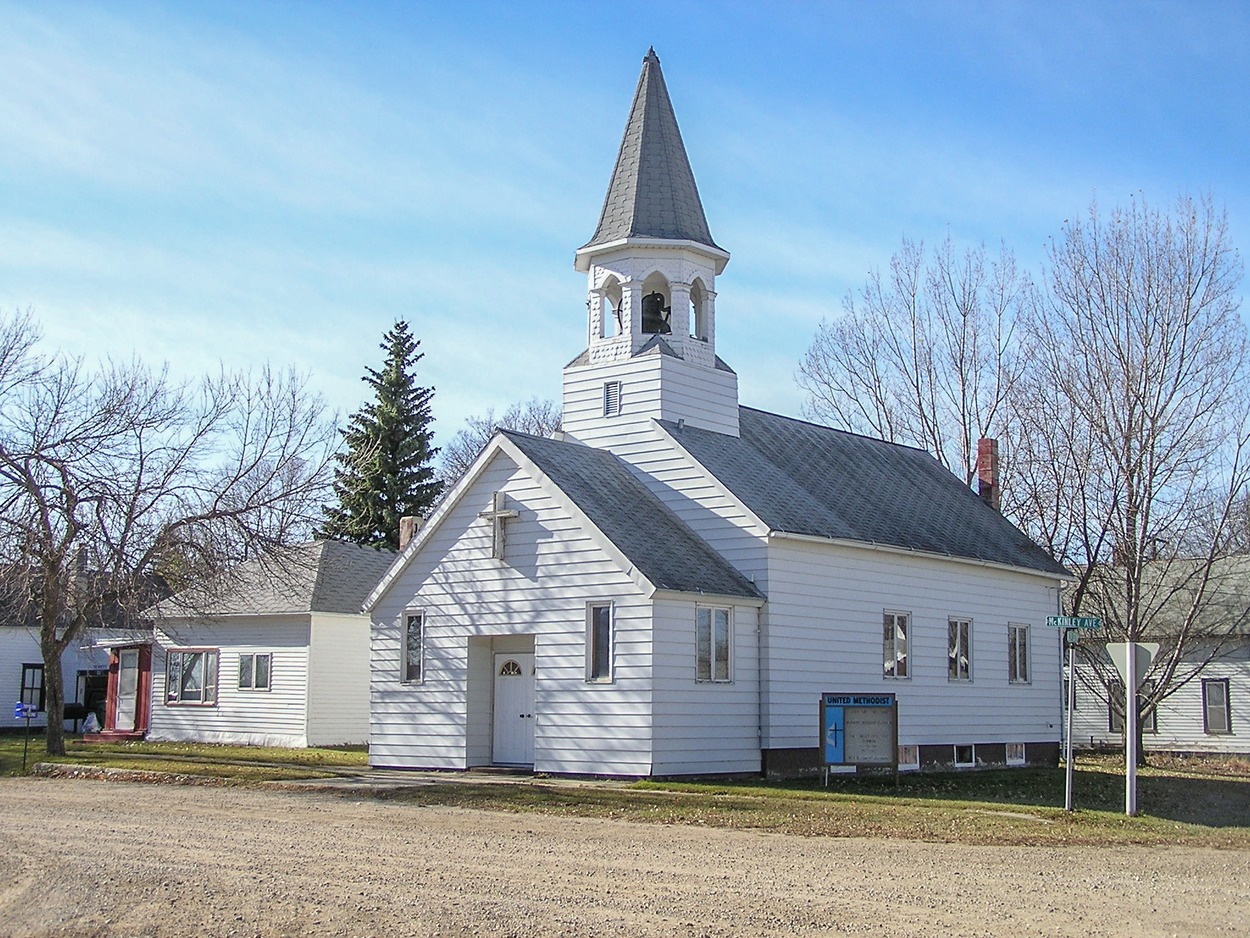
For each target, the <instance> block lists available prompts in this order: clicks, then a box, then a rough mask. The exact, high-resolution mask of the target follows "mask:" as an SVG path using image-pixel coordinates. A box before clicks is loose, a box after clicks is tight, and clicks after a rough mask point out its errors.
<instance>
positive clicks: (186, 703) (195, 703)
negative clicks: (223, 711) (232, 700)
mask: <svg viewBox="0 0 1250 938" xmlns="http://www.w3.org/2000/svg"><path fill="white" fill-rule="evenodd" d="M165 706H167V707H199V708H201V709H203V708H204V707H215V706H217V701H215V700H212V701H209V702H208V703H204V702H202V701H199V700H167V701H165Z"/></svg>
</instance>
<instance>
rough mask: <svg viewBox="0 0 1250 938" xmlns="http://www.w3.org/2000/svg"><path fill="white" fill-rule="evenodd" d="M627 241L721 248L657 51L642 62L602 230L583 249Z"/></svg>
mask: <svg viewBox="0 0 1250 938" xmlns="http://www.w3.org/2000/svg"><path fill="white" fill-rule="evenodd" d="M623 238H664V239H666V240H670V241H694V242H697V243H698V244H703V245H706V246H708V247H711V248H717V244H716V242H715V241H713V240H712V233H711V232H710V231H709V230H708V227H707V218H706V216H704V214H703V203H702V202H701V201H699V190H698V187H697V186H696V185H695V182H694V172H693V171H692V170H691V169H690V160H689V159H688V158H687V156H686V147H685V144H683V143H682V139H681V131H680V130H679V129H678V127H677V115H675V114H674V113H673V103H672V101H671V100H669V97H668V88H667V87H666V86H665V84H664V73H663V72H662V71H660V59H659V56H657V55H656V54H655V49H654V48H652V49H648V50H647V57H646V58H645V59H643V60H642V74H640V75H639V76H638V87H637V89H636V90H635V91H634V103H633V105H632V106H631V107H630V109H629V120H628V121H627V122H626V123H625V135H624V137H623V138H622V139H621V148H620V151H619V152H618V153H617V155H616V167H615V168H614V169H613V170H612V182H611V183H610V184H609V186H608V194H607V197H606V198H605V199H604V200H603V210H602V211H601V212H600V214H599V226H598V227H597V228H596V229H595V234H594V237H592V238H591V239H590V241H589V242H587V243H586V244H585V245H584V246H583V248H582V250H583V251H584V250H585V249H586V248H590V247H594V246H596V245H603V244H608V243H610V242H613V241H619V240H621V239H623ZM579 253H580V252H579Z"/></svg>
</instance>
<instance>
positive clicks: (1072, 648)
mask: <svg viewBox="0 0 1250 938" xmlns="http://www.w3.org/2000/svg"><path fill="white" fill-rule="evenodd" d="M1063 640H1064V641H1065V642H1067V643H1068V713H1067V720H1066V725H1067V738H1066V739H1065V740H1064V742H1065V743H1066V747H1065V748H1066V750H1067V754H1066V755H1065V756H1064V773H1063V774H1064V781H1063V809H1064V810H1065V811H1071V810H1072V805H1073V798H1072V710H1073V709H1074V706H1075V704H1076V643H1075V642H1073V641H1072V630H1071V629H1064V630H1063Z"/></svg>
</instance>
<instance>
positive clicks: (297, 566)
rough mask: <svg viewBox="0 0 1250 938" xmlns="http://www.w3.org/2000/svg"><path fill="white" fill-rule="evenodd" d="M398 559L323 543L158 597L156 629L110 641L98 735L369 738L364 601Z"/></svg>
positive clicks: (299, 742)
mask: <svg viewBox="0 0 1250 938" xmlns="http://www.w3.org/2000/svg"><path fill="white" fill-rule="evenodd" d="M394 558H395V555H394V553H392V552H390V551H379V550H374V549H373V548H368V547H359V546H357V545H354V544H345V543H342V542H339V541H331V540H320V541H314V542H312V543H309V544H303V545H300V546H299V547H296V548H294V549H292V550H290V551H288V552H286V553H285V554H284V555H283V556H282V557H280V558H279V559H277V560H271V561H268V562H262V561H260V560H254V561H251V562H249V563H246V564H243V565H242V566H241V567H240V568H238V569H236V570H234V571H232V572H231V573H230V574H229V575H228V576H227V577H225V578H223V580H222V581H220V582H219V583H217V584H215V587H214V589H213V590H212V591H211V592H205V591H197V592H196V594H195V595H189V594H185V593H184V594H180V595H177V596H174V597H172V598H171V599H169V600H166V601H165V602H163V603H161V604H159V605H158V606H157V607H155V609H153V610H152V615H153V629H152V631H151V632H150V633H149V634H148V635H146V636H144V637H143V639H142V640H137V641H132V642H130V643H128V644H126V645H114V646H112V647H110V670H109V687H108V707H107V715H106V719H105V725H104V730H103V732H101V733H100V734H99V735H98V736H96V737H94V738H96V739H101V740H106V739H129V738H147V739H150V740H159V741H171V740H178V741H196V742H209V743H238V744H244V745H262V746H290V747H303V746H330V745H341V744H351V743H363V742H365V741H366V740H367V738H368V728H369V619H368V617H367V616H365V615H363V614H362V613H361V611H360V608H361V604H362V602H363V601H364V599H365V597H366V596H367V595H368V594H369V592H370V590H372V588H373V587H374V586H375V585H376V583H377V581H378V579H379V577H381V575H382V574H383V573H384V572H385V571H386V570H387V568H388V567H389V566H390V565H391V562H392V561H393V560H394Z"/></svg>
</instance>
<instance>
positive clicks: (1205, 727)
mask: <svg viewBox="0 0 1250 938" xmlns="http://www.w3.org/2000/svg"><path fill="white" fill-rule="evenodd" d="M1208 684H1221V685H1223V687H1224V729H1222V730H1213V729H1210V725H1211V724H1210V720H1209V716H1208V715H1209V714H1210V711H1211V706H1210V704H1209V703H1208V702H1207V685H1208ZM1202 732H1203V733H1204V734H1205V735H1207V736H1232V735H1233V702H1232V699H1231V697H1230V696H1229V681H1228V678H1226V677H1204V678H1203V679H1202Z"/></svg>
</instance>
